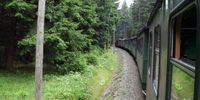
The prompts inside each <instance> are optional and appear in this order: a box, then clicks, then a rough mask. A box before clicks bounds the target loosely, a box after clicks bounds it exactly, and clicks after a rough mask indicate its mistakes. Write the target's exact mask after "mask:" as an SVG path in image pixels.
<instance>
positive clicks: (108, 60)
mask: <svg viewBox="0 0 200 100" xmlns="http://www.w3.org/2000/svg"><path fill="white" fill-rule="evenodd" d="M116 58H117V57H116V54H115V53H114V52H112V51H111V50H110V51H108V52H107V53H106V54H104V55H103V56H101V57H100V58H99V59H98V62H99V66H98V67H99V68H96V67H94V71H93V72H95V73H96V74H95V75H94V76H93V77H92V78H91V79H90V80H89V86H90V91H91V92H92V96H91V98H90V99H91V100H98V99H99V97H100V96H101V95H102V93H103V92H104V91H105V89H106V88H107V86H108V84H109V82H110V79H111V78H112V75H113V73H114V72H115V71H116V69H117V59H116Z"/></svg>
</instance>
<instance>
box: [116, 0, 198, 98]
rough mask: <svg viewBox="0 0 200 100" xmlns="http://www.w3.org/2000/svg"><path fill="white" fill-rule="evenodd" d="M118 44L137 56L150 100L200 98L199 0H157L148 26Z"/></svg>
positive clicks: (147, 96) (120, 40) (143, 85)
mask: <svg viewBox="0 0 200 100" xmlns="http://www.w3.org/2000/svg"><path fill="white" fill-rule="evenodd" d="M116 46H117V47H121V48H123V49H125V50H127V51H129V52H130V53H131V54H132V55H133V56H134V58H135V60H136V62H137V65H138V69H139V73H140V78H141V82H142V88H143V89H144V90H145V91H146V99H147V100H200V0H157V1H156V4H155V6H154V9H153V11H152V13H151V15H150V17H149V20H148V22H147V26H146V27H144V28H143V29H142V30H141V31H140V32H139V33H138V34H137V35H136V36H134V37H131V38H127V39H118V40H117V41H116Z"/></svg>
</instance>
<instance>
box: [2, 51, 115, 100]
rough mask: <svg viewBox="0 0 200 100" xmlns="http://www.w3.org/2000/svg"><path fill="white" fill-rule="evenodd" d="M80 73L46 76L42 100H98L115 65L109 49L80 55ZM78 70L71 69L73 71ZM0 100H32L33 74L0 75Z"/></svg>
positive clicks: (113, 55)
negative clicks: (81, 66)
mask: <svg viewBox="0 0 200 100" xmlns="http://www.w3.org/2000/svg"><path fill="white" fill-rule="evenodd" d="M80 56H82V57H81V58H78V60H79V61H78V62H79V63H81V64H84V67H83V69H81V70H82V71H81V72H73V71H71V72H69V73H67V74H45V75H44V79H43V99H44V100H97V99H99V97H100V96H101V94H102V92H103V91H104V90H105V88H106V87H107V85H108V83H109V80H110V78H111V77H112V73H113V72H114V70H115V68H116V66H117V64H116V55H115V53H114V52H113V50H112V49H109V50H102V49H94V50H93V51H91V52H90V53H85V54H81V55H80ZM76 66H78V64H77V65H74V67H76ZM0 80H1V81H0V88H1V89H0V98H1V99H3V100H34V73H33V72H32V73H30V72H29V73H27V72H21V71H18V72H16V73H8V72H3V71H2V72H0Z"/></svg>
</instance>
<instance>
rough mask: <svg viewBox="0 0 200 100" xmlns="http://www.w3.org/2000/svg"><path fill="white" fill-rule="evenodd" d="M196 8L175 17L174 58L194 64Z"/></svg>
mask: <svg viewBox="0 0 200 100" xmlns="http://www.w3.org/2000/svg"><path fill="white" fill-rule="evenodd" d="M196 21H197V20H196V8H195V7H194V8H192V9H190V10H188V11H186V12H185V13H183V14H182V15H179V16H178V17H177V18H176V27H175V46H176V47H175V58H177V59H180V60H182V61H184V62H186V63H189V64H192V65H195V61H196Z"/></svg>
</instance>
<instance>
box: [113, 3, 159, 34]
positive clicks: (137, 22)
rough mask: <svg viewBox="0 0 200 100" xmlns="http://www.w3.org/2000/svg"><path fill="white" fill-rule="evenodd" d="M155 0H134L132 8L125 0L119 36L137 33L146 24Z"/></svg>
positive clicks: (121, 13)
mask: <svg viewBox="0 0 200 100" xmlns="http://www.w3.org/2000/svg"><path fill="white" fill-rule="evenodd" d="M154 2H155V0H134V3H133V4H132V5H131V7H130V8H128V7H127V4H126V2H124V4H123V6H122V8H121V9H120V20H119V24H118V27H117V38H128V37H131V36H133V35H136V34H137V33H138V32H139V31H140V30H141V29H142V28H143V27H144V26H146V24H147V21H148V18H149V15H150V13H151V11H152V7H153V5H154Z"/></svg>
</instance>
